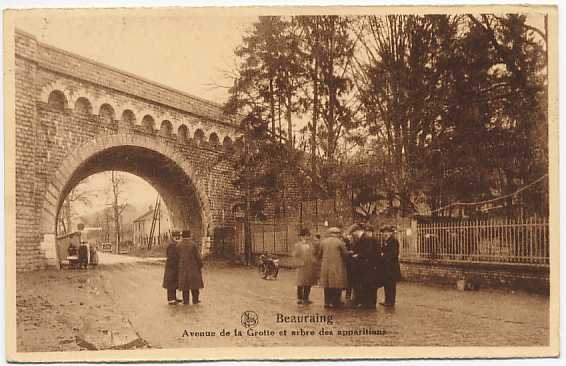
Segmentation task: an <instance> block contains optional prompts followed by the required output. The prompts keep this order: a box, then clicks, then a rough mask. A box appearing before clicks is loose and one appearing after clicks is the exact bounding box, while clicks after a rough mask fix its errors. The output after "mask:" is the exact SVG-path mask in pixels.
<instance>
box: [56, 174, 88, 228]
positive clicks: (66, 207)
mask: <svg viewBox="0 0 566 366" xmlns="http://www.w3.org/2000/svg"><path fill="white" fill-rule="evenodd" d="M88 181H89V180H88V178H87V179H83V180H82V181H81V182H80V183H79V184H77V185H76V186H75V188H73V189H72V190H71V191H70V192H69V194H68V195H67V197H66V198H65V201H63V205H62V206H61V214H60V215H59V220H58V223H59V228H60V229H61V230H60V232H63V233H65V234H66V233H68V232H70V231H72V227H73V220H74V219H75V218H77V213H76V212H75V209H76V203H80V204H82V205H85V206H91V205H92V202H91V201H90V198H89V197H90V196H92V194H93V192H92V190H89V189H87V188H86V187H87V186H88Z"/></svg>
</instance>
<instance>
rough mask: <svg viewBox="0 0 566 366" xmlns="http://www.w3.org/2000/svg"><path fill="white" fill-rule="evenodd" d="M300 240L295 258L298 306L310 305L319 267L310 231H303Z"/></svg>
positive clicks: (294, 253)
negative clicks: (310, 297) (312, 288)
mask: <svg viewBox="0 0 566 366" xmlns="http://www.w3.org/2000/svg"><path fill="white" fill-rule="evenodd" d="M299 237H300V240H299V241H298V242H296V243H295V246H294V248H293V257H294V258H295V259H296V260H297V304H299V305H308V304H311V303H312V302H311V301H310V300H309V296H310V292H311V286H312V285H314V284H316V282H317V281H318V265H317V258H316V252H315V248H314V246H313V243H312V242H311V240H310V232H309V230H308V229H306V228H304V229H301V231H300V233H299Z"/></svg>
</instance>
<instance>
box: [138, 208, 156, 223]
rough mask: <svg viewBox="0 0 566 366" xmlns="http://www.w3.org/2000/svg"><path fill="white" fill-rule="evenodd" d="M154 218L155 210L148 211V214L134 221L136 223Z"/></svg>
mask: <svg viewBox="0 0 566 366" xmlns="http://www.w3.org/2000/svg"><path fill="white" fill-rule="evenodd" d="M152 217H153V208H152V209H151V210H147V212H146V213H144V214H142V215H141V216H139V217H138V218H136V219H134V222H139V221H146V220H147V219H151V218H152Z"/></svg>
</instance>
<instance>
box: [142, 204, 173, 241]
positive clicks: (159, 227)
mask: <svg viewBox="0 0 566 366" xmlns="http://www.w3.org/2000/svg"><path fill="white" fill-rule="evenodd" d="M154 215H155V209H154V208H153V206H149V209H148V210H147V211H146V212H145V213H143V214H142V215H141V216H139V217H137V218H136V219H135V220H134V243H133V244H134V247H136V248H147V247H148V244H149V240H150V239H149V237H150V235H151V225H152V222H153V217H154ZM171 229H172V226H171V223H170V220H169V215H167V214H164V213H163V211H162V210H160V212H159V215H158V217H157V218H156V220H155V224H154V231H153V244H152V246H158V245H159V244H161V245H163V243H164V242H165V239H166V238H167V237H168V236H169V233H170V231H171Z"/></svg>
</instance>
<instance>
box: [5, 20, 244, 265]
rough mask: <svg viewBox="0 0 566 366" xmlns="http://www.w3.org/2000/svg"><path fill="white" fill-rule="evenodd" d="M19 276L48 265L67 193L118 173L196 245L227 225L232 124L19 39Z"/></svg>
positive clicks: (197, 103)
mask: <svg viewBox="0 0 566 366" xmlns="http://www.w3.org/2000/svg"><path fill="white" fill-rule="evenodd" d="M15 101H16V105H15V127H16V141H15V142H16V151H15V154H16V155H15V156H16V159H15V183H16V192H15V193H16V213H15V214H16V243H15V244H16V268H17V270H18V271H21V270H33V269H38V268H43V267H45V266H46V265H47V260H46V255H45V250H42V247H43V248H46V247H50V246H53V245H54V237H55V235H56V230H57V229H56V227H57V225H56V218H57V215H58V213H59V210H60V207H61V205H62V203H63V201H64V199H65V197H66V196H67V194H68V193H69V192H70V190H71V189H72V188H74V187H75V186H76V185H77V184H78V183H79V182H80V181H81V180H82V179H84V178H86V177H88V176H89V175H92V174H94V173H98V172H102V171H107V170H119V171H124V172H129V173H132V174H135V175H137V176H139V177H141V178H143V179H145V180H146V181H147V182H149V183H150V184H151V185H152V186H153V187H154V188H155V189H156V190H157V191H158V192H159V193H160V194H161V196H162V198H163V200H164V202H165V205H166V206H167V208H168V209H169V211H170V215H171V218H172V221H173V223H174V224H175V225H177V226H188V227H190V228H191V231H192V232H193V233H195V236H196V237H197V239H200V238H203V237H205V236H207V237H214V233H215V230H217V229H220V228H224V227H231V226H233V224H234V222H233V214H232V212H231V211H232V210H231V207H232V204H233V198H234V197H235V195H237V194H238V192H237V191H236V189H235V188H234V187H233V186H232V185H231V183H230V173H229V169H230V168H229V164H228V163H227V161H226V159H225V158H223V157H225V156H226V154H227V153H228V154H229V153H230V152H231V151H233V148H234V147H233V141H235V139H236V137H237V136H238V133H239V132H238V124H237V122H236V121H234V120H231V119H229V118H228V117H227V116H225V115H224V114H223V113H222V109H221V106H220V105H218V104H215V103H212V102H209V101H206V100H203V99H200V98H197V97H194V96H191V95H188V94H185V93H182V92H179V91H177V90H173V89H171V88H168V87H166V86H163V85H160V84H157V83H155V82H151V81H148V80H144V79H142V78H140V77H137V76H135V75H132V74H129V73H126V72H123V71H120V70H117V69H114V68H112V67H109V66H106V65H102V64H100V63H97V62H94V61H92V60H89V59H86V58H83V57H80V56H77V55H73V54H71V53H69V52H66V51H63V50H60V49H57V48H54V47H52V46H49V45H46V44H43V43H40V42H38V41H37V39H36V38H35V37H33V36H32V35H29V34H27V33H25V32H22V31H16V35H15Z"/></svg>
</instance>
